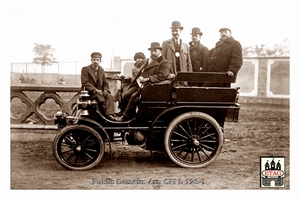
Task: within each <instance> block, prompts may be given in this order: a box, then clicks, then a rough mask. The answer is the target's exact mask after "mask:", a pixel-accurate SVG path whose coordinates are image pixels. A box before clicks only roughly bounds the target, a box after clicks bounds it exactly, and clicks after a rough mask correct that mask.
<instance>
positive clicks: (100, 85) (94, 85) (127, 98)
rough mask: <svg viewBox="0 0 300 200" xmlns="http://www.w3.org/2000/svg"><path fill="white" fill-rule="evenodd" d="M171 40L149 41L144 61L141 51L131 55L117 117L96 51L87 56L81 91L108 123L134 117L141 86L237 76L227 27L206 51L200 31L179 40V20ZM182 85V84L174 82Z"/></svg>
mask: <svg viewBox="0 0 300 200" xmlns="http://www.w3.org/2000/svg"><path fill="white" fill-rule="evenodd" d="M170 29H171V30H172V38H171V39H168V40H165V41H163V42H162V45H161V46H160V43H159V42H152V43H151V45H150V47H149V48H148V50H149V51H150V57H149V58H148V59H146V57H145V55H144V54H143V53H142V52H137V53H136V54H135V56H134V60H135V61H136V63H135V68H134V70H133V76H134V77H133V80H132V82H131V83H130V85H129V87H128V90H126V91H125V93H124V94H123V96H122V97H123V98H122V99H123V104H125V109H124V110H123V111H122V113H123V114H122V115H121V116H116V115H115V114H114V101H113V96H112V94H111V93H110V91H109V85H108V82H107V80H106V77H105V73H104V69H103V68H102V67H101V66H100V62H101V59H102V55H101V53H99V52H94V53H92V54H91V61H92V64H91V65H89V66H86V67H83V68H82V72H81V83H82V89H85V90H88V91H89V93H90V95H91V98H95V99H97V100H98V102H99V104H100V105H101V106H102V108H103V109H104V110H105V114H106V117H107V119H109V120H112V121H127V120H130V119H131V118H133V117H134V115H135V102H136V99H137V98H138V96H139V95H140V93H141V91H142V88H143V86H144V85H146V84H148V83H157V82H161V81H164V80H165V79H166V78H167V77H168V76H169V75H170V74H176V73H177V72H179V71H184V72H225V73H227V75H228V76H235V75H237V73H238V71H239V69H240V68H241V66H242V64H243V58H242V46H241V44H240V42H239V41H237V40H235V39H234V38H233V37H232V35H231V30H230V29H229V28H221V29H220V30H219V32H220V39H219V41H218V42H217V43H216V45H215V47H214V48H213V49H211V50H209V49H208V48H207V47H206V46H204V45H203V44H201V42H200V39H201V36H202V35H203V33H202V32H201V30H200V28H198V27H195V28H193V29H192V33H191V37H192V41H191V42H189V44H187V43H185V42H184V41H182V39H181V33H182V30H183V26H181V23H180V22H179V21H173V22H172V25H171V27H170ZM177 84H186V83H177ZM196 86H215V87H228V86H229V85H224V84H223V83H201V82H199V83H196Z"/></svg>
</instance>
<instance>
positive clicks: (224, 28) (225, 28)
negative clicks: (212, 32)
mask: <svg viewBox="0 0 300 200" xmlns="http://www.w3.org/2000/svg"><path fill="white" fill-rule="evenodd" d="M222 30H229V31H230V32H231V30H230V29H229V28H227V27H223V28H221V29H220V30H219V32H221V31H222Z"/></svg>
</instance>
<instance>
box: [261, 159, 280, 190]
mask: <svg viewBox="0 0 300 200" xmlns="http://www.w3.org/2000/svg"><path fill="white" fill-rule="evenodd" d="M284 183H285V173H284V157H280V156H273V157H272V156H270V157H269V156H268V157H267V156H262V157H260V187H284Z"/></svg>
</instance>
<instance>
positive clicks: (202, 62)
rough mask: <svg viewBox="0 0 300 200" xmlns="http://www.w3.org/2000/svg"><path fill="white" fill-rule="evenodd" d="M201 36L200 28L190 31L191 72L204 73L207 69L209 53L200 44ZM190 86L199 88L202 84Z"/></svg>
mask: <svg viewBox="0 0 300 200" xmlns="http://www.w3.org/2000/svg"><path fill="white" fill-rule="evenodd" d="M202 35H203V33H202V32H201V30H200V28H198V27H194V28H193V29H192V33H191V36H192V41H191V42H190V43H189V45H190V47H189V51H190V57H191V61H192V68H193V72H206V71H207V69H208V61H209V57H210V53H209V50H208V48H207V47H206V46H204V45H203V44H201V42H200V39H201V36H202ZM190 84H191V85H193V86H199V87H201V86H202V85H203V83H201V82H198V83H190Z"/></svg>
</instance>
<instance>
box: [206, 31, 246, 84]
mask: <svg viewBox="0 0 300 200" xmlns="http://www.w3.org/2000/svg"><path fill="white" fill-rule="evenodd" d="M219 32H220V40H219V41H218V42H217V43H216V46H215V47H214V48H213V49H211V50H210V51H211V56H210V60H209V66H208V70H207V71H208V72H225V73H227V75H228V76H231V77H233V76H235V75H237V73H238V71H239V70H240V68H241V67H242V64H243V55H242V46H241V44H240V42H239V41H237V40H235V39H234V38H233V37H232V35H231V30H230V29H229V28H221V29H220V30H219ZM203 86H207V87H230V83H225V84H223V83H204V84H203Z"/></svg>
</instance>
